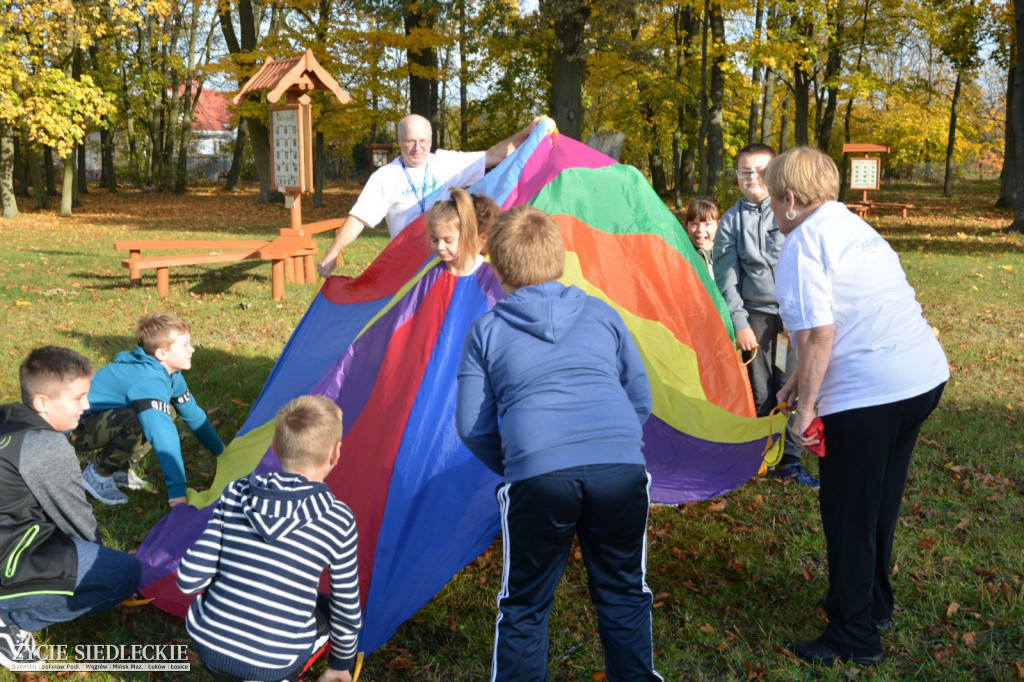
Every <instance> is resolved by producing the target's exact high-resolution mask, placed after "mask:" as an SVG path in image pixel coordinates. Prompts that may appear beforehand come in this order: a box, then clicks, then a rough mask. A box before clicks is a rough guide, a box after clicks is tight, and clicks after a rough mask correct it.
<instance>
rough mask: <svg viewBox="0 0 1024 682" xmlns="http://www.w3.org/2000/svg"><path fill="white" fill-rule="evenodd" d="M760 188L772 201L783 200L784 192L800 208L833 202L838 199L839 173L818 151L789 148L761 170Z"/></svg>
mask: <svg viewBox="0 0 1024 682" xmlns="http://www.w3.org/2000/svg"><path fill="white" fill-rule="evenodd" d="M764 186H765V187H766V188H767V190H768V193H769V194H770V195H772V197H773V198H774V199H775V200H776V201H785V200H786V190H787V189H788V190H789V191H790V192H792V193H793V196H794V197H795V198H796V201H797V203H798V204H800V205H802V206H808V205H810V204H819V203H824V202H826V201H835V200H836V199H838V198H839V169H838V168H836V163H835V161H833V160H832V157H830V156H829V155H828V154H825V153H824V152H822V151H821V150H820V149H815V148H814V147H793V148H792V149H790V150H788V151H785V152H783V153H782V154H779V155H778V156H776V157H775V158H774V159H772V162H771V163H769V164H768V167H767V168H765V170H764Z"/></svg>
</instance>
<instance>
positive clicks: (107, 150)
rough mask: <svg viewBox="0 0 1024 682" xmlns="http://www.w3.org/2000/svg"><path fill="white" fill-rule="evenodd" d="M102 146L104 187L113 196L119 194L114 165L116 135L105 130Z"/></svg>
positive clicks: (102, 136)
mask: <svg viewBox="0 0 1024 682" xmlns="http://www.w3.org/2000/svg"><path fill="white" fill-rule="evenodd" d="M100 144H101V146H102V158H103V161H102V164H103V186H104V187H106V188H107V191H108V192H110V193H111V194H113V193H115V192H117V167H116V166H115V165H114V133H113V131H110V130H104V131H103V132H102V133H100Z"/></svg>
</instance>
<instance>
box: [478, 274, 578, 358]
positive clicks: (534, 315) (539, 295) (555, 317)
mask: <svg viewBox="0 0 1024 682" xmlns="http://www.w3.org/2000/svg"><path fill="white" fill-rule="evenodd" d="M586 301H587V295H586V294H585V293H584V292H583V290H581V289H577V288H576V287H574V286H570V287H567V286H565V285H563V284H559V283H558V282H543V283H541V284H535V285H534V286H530V287H523V288H522V289H517V290H515V291H513V292H512V293H511V294H509V295H508V296H506V297H505V298H503V299H501V300H500V301H498V303H497V304H495V306H494V314H495V315H497V316H498V317H500V318H501V319H502V320H504V321H505V322H507V323H508V324H509V325H511V326H512V327H514V328H515V329H519V330H521V331H524V332H526V333H528V334H530V335H532V336H535V337H537V338H538V339H541V340H544V341H548V342H550V343H554V342H556V341H558V340H559V339H561V338H562V337H564V336H565V334H566V332H568V331H569V330H570V329H572V327H573V325H575V324H576V321H577V320H578V319H579V317H580V313H582V312H583V307H584V306H585V305H586Z"/></svg>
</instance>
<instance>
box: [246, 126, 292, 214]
mask: <svg viewBox="0 0 1024 682" xmlns="http://www.w3.org/2000/svg"><path fill="white" fill-rule="evenodd" d="M246 125H248V127H249V144H250V145H252V156H253V160H254V161H255V162H256V175H258V176H259V179H260V199H259V203H261V204H273V203H280V202H282V201H284V195H283V194H281V193H280V192H278V191H277V190H275V189H274V188H273V186H271V184H270V183H271V178H270V131H269V130H267V126H265V125H264V124H263V122H262V121H259V120H257V119H255V118H249V119H248V123H247V124H246Z"/></svg>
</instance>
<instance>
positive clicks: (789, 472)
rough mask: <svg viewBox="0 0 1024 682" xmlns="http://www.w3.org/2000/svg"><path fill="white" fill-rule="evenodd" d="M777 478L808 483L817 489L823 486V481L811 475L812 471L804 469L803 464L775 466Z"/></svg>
mask: <svg viewBox="0 0 1024 682" xmlns="http://www.w3.org/2000/svg"><path fill="white" fill-rule="evenodd" d="M775 478H777V479H779V480H780V481H793V482H794V483H799V484H800V485H806V486H808V487H809V488H811V489H812V490H817V489H818V488H820V487H821V483H820V482H819V481H818V479H816V478H815V477H814V476H811V472H809V471H807V469H804V465H803V464H790V465H789V466H788V467H786V468H782V467H779V466H777V467H775Z"/></svg>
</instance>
